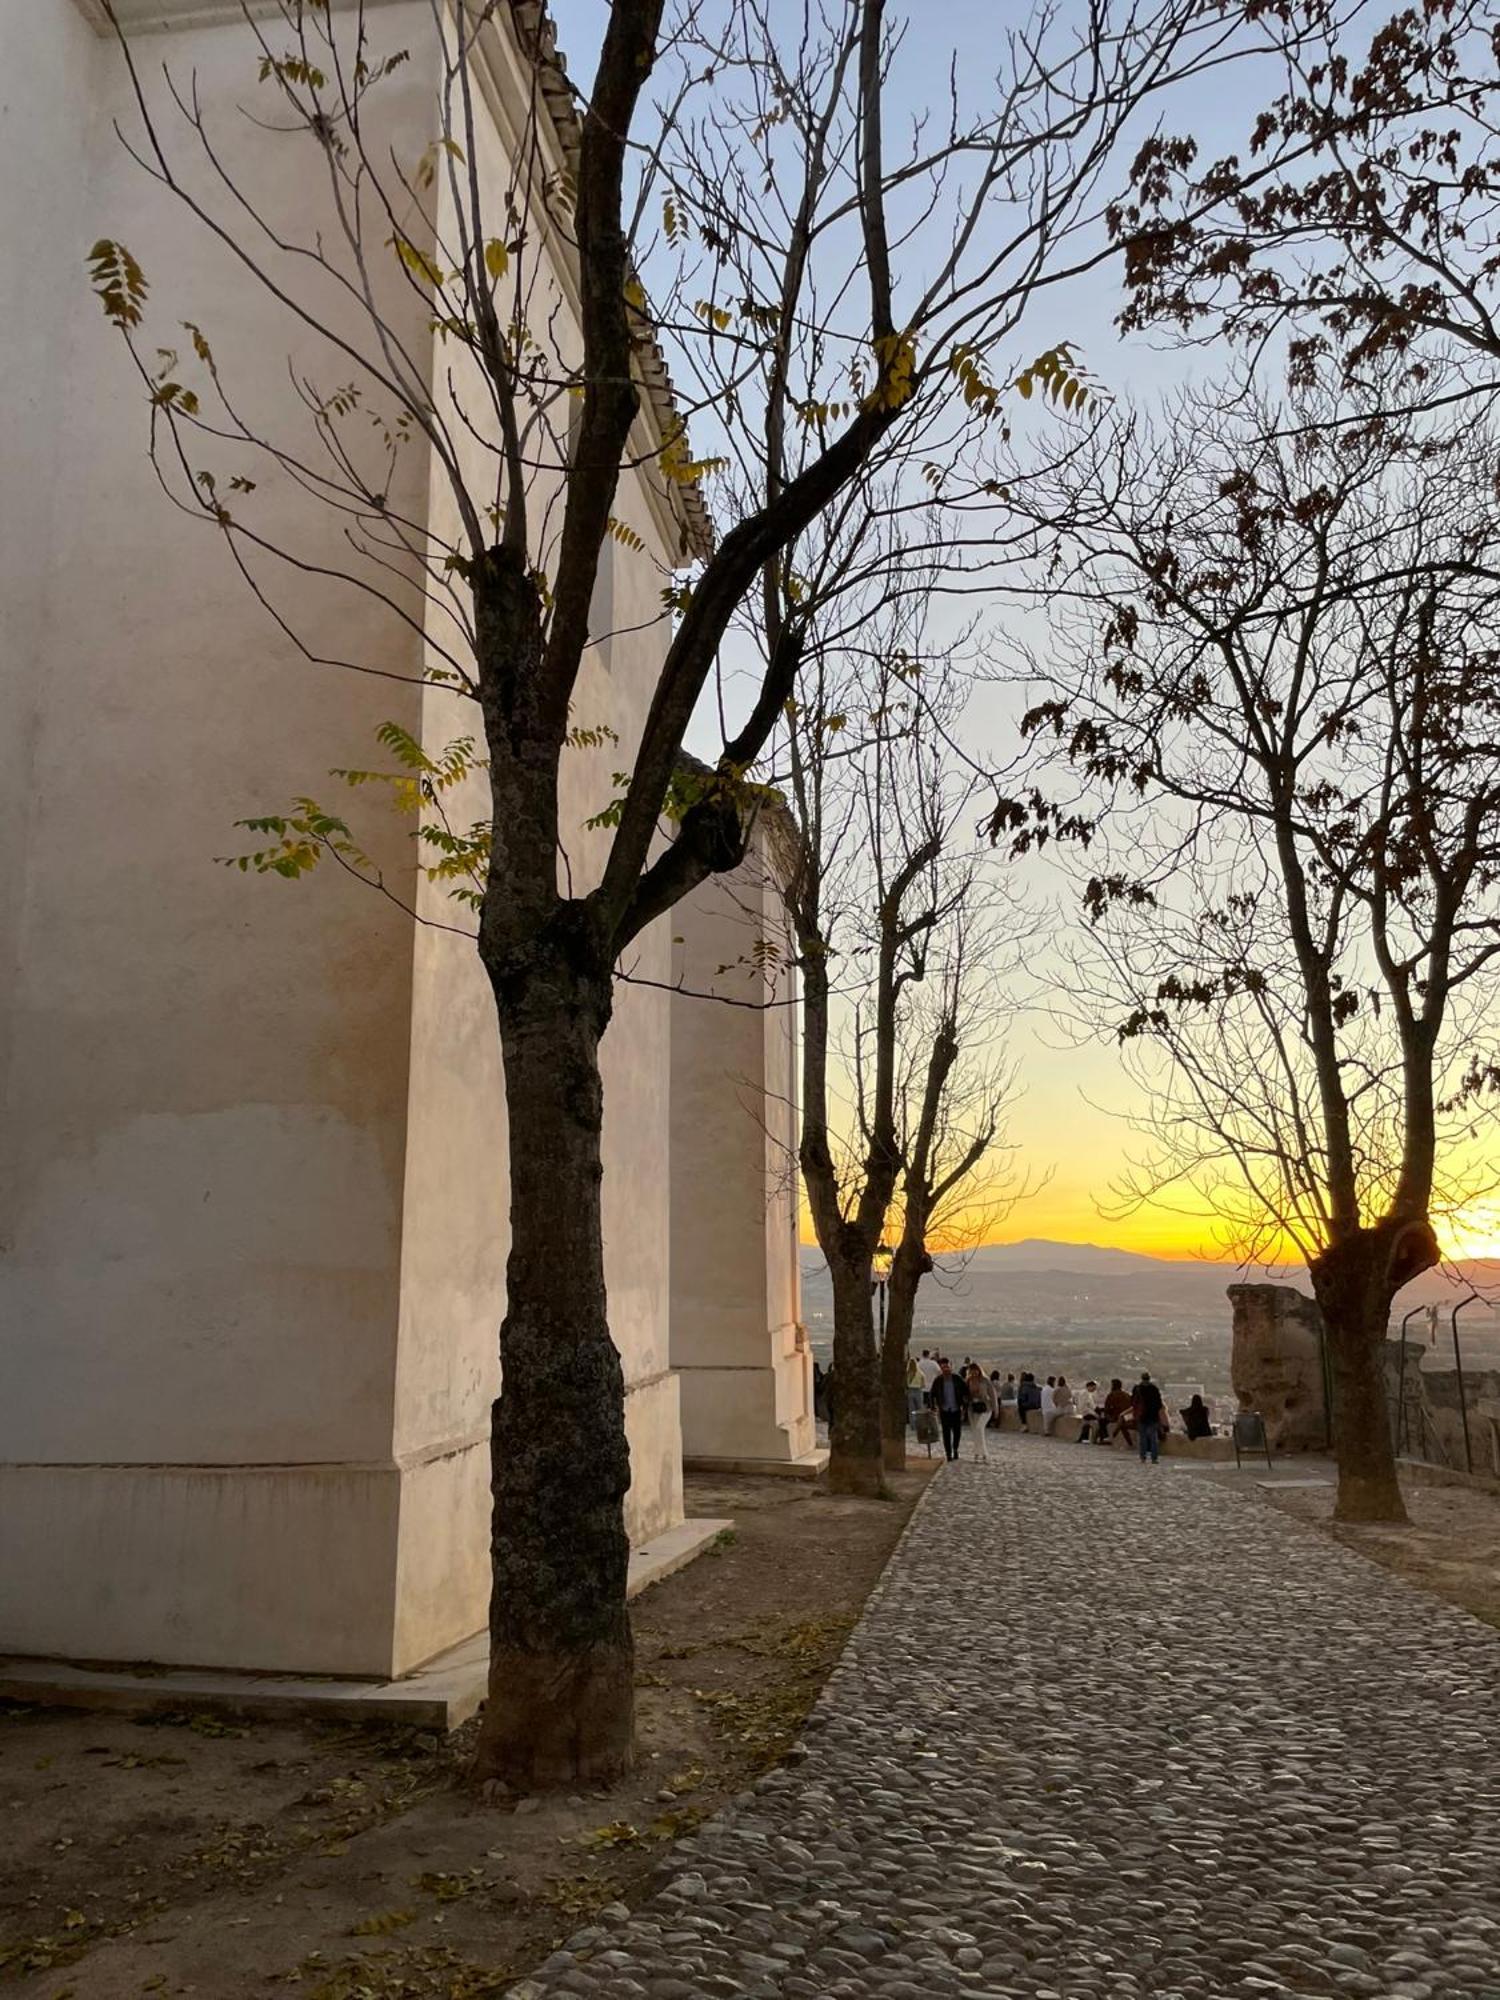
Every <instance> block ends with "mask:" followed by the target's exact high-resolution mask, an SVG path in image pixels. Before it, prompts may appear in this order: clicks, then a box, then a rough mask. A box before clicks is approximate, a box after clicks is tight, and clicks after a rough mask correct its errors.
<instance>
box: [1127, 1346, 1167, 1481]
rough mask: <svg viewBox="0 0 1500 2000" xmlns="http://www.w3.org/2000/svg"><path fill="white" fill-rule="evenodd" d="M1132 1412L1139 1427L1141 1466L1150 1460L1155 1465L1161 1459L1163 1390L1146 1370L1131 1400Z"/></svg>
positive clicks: (1138, 1448)
mask: <svg viewBox="0 0 1500 2000" xmlns="http://www.w3.org/2000/svg"><path fill="white" fill-rule="evenodd" d="M1130 1411H1131V1415H1132V1416H1133V1417H1134V1418H1135V1420H1136V1423H1137V1425H1138V1426H1139V1431H1138V1435H1137V1441H1136V1445H1137V1450H1138V1451H1139V1452H1140V1458H1141V1464H1142V1465H1144V1464H1145V1463H1146V1460H1147V1459H1148V1458H1149V1459H1150V1460H1151V1463H1152V1464H1153V1465H1155V1464H1157V1463H1158V1461H1159V1460H1160V1458H1161V1413H1162V1397H1161V1390H1160V1389H1158V1388H1157V1386H1156V1384H1155V1383H1154V1382H1153V1381H1152V1380H1151V1377H1150V1376H1149V1375H1148V1374H1147V1373H1146V1371H1145V1369H1144V1368H1143V1369H1142V1370H1141V1379H1140V1381H1139V1382H1137V1383H1136V1385H1135V1394H1134V1395H1133V1396H1132V1397H1131V1399H1130Z"/></svg>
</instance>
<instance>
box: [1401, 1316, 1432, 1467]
mask: <svg viewBox="0 0 1500 2000" xmlns="http://www.w3.org/2000/svg"><path fill="white" fill-rule="evenodd" d="M1425 1311H1426V1307H1425V1306H1413V1307H1412V1309H1411V1311H1410V1312H1409V1313H1408V1314H1407V1315H1406V1317H1405V1319H1403V1320H1402V1322H1401V1352H1400V1355H1399V1356H1398V1357H1397V1361H1396V1450H1397V1452H1398V1453H1399V1452H1400V1450H1401V1447H1402V1445H1403V1444H1404V1443H1405V1442H1406V1329H1407V1327H1408V1326H1410V1324H1411V1322H1412V1321H1413V1320H1414V1319H1415V1318H1416V1316H1417V1314H1418V1313H1419V1312H1425Z"/></svg>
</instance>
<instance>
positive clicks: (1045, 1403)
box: [1041, 1375, 1057, 1437]
mask: <svg viewBox="0 0 1500 2000" xmlns="http://www.w3.org/2000/svg"><path fill="white" fill-rule="evenodd" d="M1041 1411H1042V1436H1043V1437H1051V1435H1052V1426H1053V1424H1054V1423H1056V1421H1057V1377H1056V1376H1055V1375H1049V1376H1048V1377H1047V1379H1046V1381H1045V1382H1044V1383H1043V1384H1042V1395H1041Z"/></svg>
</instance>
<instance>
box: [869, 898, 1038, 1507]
mask: <svg viewBox="0 0 1500 2000" xmlns="http://www.w3.org/2000/svg"><path fill="white" fill-rule="evenodd" d="M953 872H954V873H955V875H956V877H957V879H956V882H955V888H956V890H957V893H958V900H957V901H956V903H955V906H954V908H953V911H952V914H951V915H950V916H949V918H948V920H947V923H946V925H945V927H944V929H943V931H942V932H941V933H940V934H938V935H937V936H935V937H934V938H932V940H931V941H930V944H929V955H930V958H931V960H932V969H931V970H930V971H929V974H928V986H927V994H928V996H930V997H928V998H927V999H926V1000H925V1002H924V997H923V996H920V995H919V996H918V997H917V999H916V1001H915V1004H914V1005H913V1007H912V1009H911V1011H910V1014H909V1016H908V1019H907V1021H906V1022H905V1023H904V1024H903V1032H902V1043H903V1047H902V1059H901V1082H900V1086H899V1091H898V1094H899V1098H900V1103H901V1115H900V1120H899V1124H900V1135H901V1136H900V1146H901V1162H902V1165H901V1180H900V1188H899V1195H898V1200H897V1203H896V1207H897V1210H898V1211H899V1218H900V1227H899V1229H898V1230H896V1231H894V1232H893V1233H894V1234H895V1237H896V1243H895V1250H894V1254H893V1255H892V1258H891V1270H890V1279H889V1284H888V1287H887V1302H886V1320H885V1337H884V1340H883V1343H882V1346H881V1353H880V1378H881V1391H880V1402H881V1449H882V1453H883V1456H884V1461H885V1465H886V1468H887V1470H899V1469H900V1468H901V1467H902V1466H903V1465H904V1464H905V1463H906V1432H907V1384H906V1371H907V1362H908V1356H909V1353H910V1349H911V1339H912V1324H913V1320H914V1317H915V1313H916V1304H917V1293H918V1290H919V1289H920V1287H921V1284H922V1281H923V1279H924V1278H926V1277H928V1276H929V1275H931V1273H932V1272H933V1271H934V1270H935V1269H936V1260H937V1258H938V1257H939V1256H942V1255H944V1254H946V1255H947V1256H948V1257H950V1258H958V1259H960V1260H961V1259H962V1256H963V1254H964V1253H965V1252H966V1251H969V1250H972V1249H973V1248H975V1247H977V1245H979V1244H980V1243H982V1242H984V1241H985V1239H986V1238H987V1237H988V1235H989V1233H990V1231H991V1230H992V1229H995V1228H996V1227H998V1226H999V1224H1000V1223H1001V1222H1003V1221H1004V1220H1005V1218H1006V1216H1008V1215H1009V1214H1010V1212H1011V1210H1012V1209H1013V1208H1014V1207H1015V1205H1016V1203H1017V1202H1018V1201H1021V1200H1023V1199H1024V1198H1025V1196H1026V1195H1027V1194H1028V1193H1029V1192H1030V1187H1029V1185H1028V1184H1027V1182H1026V1181H1025V1179H1024V1178H1022V1177H1018V1176H1017V1175H1016V1173H1015V1172H1014V1169H1013V1155H1012V1149H1011V1147H1010V1146H1009V1145H1008V1144H1007V1143H1006V1139H1005V1115H1006V1111H1007V1108H1008V1106H1009V1105H1010V1103H1011V1102H1012V1101H1013V1099H1014V1097H1015V1094H1016V1077H1015V1072H1014V1069H1013V1068H1012V1066H1011V1064H1010V1063H1009V1062H1008V1060H1007V1059H1006V1055H1005V1050H1004V1043H1003V1039H1002V1036H1003V1028H1004V1019H1005V1015H1006V1011H1007V1004H1006V988H1005V983H1004V982H1005V976H1006V972H1007V969H1008V963H1009V961H1010V960H1011V959H1012V958H1013V956H1014V954H1015V952H1016V948H1017V945H1018V944H1019V943H1021V942H1023V941H1024V940H1025V938H1026V937H1027V936H1028V935H1029V931H1030V926H1028V925H1027V924H1026V923H1025V921H1024V919H1022V920H1021V921H1020V922H1017V921H1016V916H1015V912H1014V909H1012V911H1011V913H1010V920H1009V921H1008V922H1007V923H1006V924H1005V925H1004V928H1003V931H1002V928H1001V925H1000V923H999V921H998V919H997V916H996V913H995V912H994V911H993V909H988V910H987V909H986V908H985V907H984V903H983V900H982V886H983V885H982V883H981V880H980V877H979V873H978V870H977V869H976V868H975V867H974V865H973V863H972V861H970V860H968V859H966V858H960V859H959V860H958V862H957V864H956V867H955V868H954V870H953Z"/></svg>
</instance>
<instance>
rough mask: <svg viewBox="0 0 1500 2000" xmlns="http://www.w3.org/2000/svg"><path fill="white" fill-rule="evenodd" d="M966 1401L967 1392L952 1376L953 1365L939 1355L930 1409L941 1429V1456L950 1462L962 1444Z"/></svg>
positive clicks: (944, 1355) (955, 1456) (956, 1377)
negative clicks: (932, 1410) (933, 1410)
mask: <svg viewBox="0 0 1500 2000" xmlns="http://www.w3.org/2000/svg"><path fill="white" fill-rule="evenodd" d="M968 1401H969V1391H968V1389H967V1387H966V1386H965V1384H964V1383H963V1382H961V1381H960V1380H959V1378H958V1376H957V1375H955V1374H954V1372H953V1363H952V1362H951V1361H950V1360H949V1359H948V1357H947V1355H946V1354H942V1355H939V1357H938V1372H937V1374H936V1376H935V1377H934V1378H933V1384H932V1407H933V1408H934V1409H935V1410H936V1411H937V1414H938V1422H939V1423H940V1424H941V1425H942V1429H943V1456H944V1458H946V1459H948V1460H950V1461H951V1460H953V1459H956V1458H957V1457H958V1447H959V1445H960V1444H961V1443H962V1442H963V1435H964V1412H965V1410H966V1408H967V1406H968Z"/></svg>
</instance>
